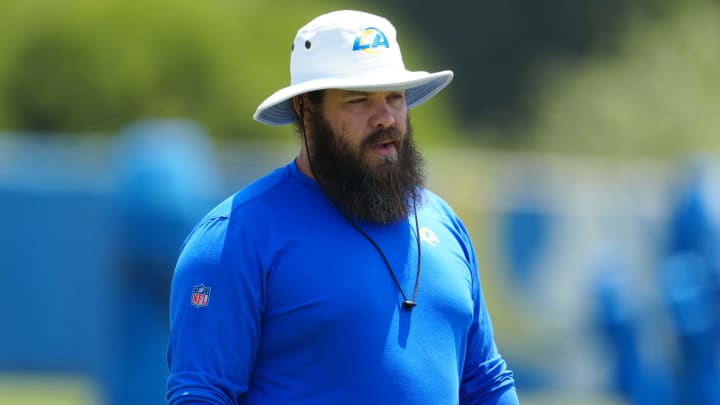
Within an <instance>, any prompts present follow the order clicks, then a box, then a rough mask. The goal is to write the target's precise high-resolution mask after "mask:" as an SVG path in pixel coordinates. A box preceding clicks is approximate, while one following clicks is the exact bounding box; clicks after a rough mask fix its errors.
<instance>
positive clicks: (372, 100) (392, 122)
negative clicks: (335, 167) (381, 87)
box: [322, 90, 408, 169]
mask: <svg viewBox="0 0 720 405" xmlns="http://www.w3.org/2000/svg"><path fill="white" fill-rule="evenodd" d="M322 111H323V116H324V117H325V119H326V121H327V123H328V124H329V126H330V128H331V129H332V130H333V132H334V133H335V135H336V136H339V137H340V138H341V141H342V142H343V143H345V144H347V145H349V146H351V147H352V148H353V149H354V150H355V151H356V152H357V153H358V154H359V156H360V157H361V158H362V160H363V162H364V164H365V165H366V166H367V167H368V168H371V169H374V168H377V167H378V166H380V165H382V164H383V163H391V162H396V161H397V160H398V149H399V148H400V147H401V145H402V142H403V140H404V137H405V133H406V132H407V120H408V112H407V111H408V110H407V104H406V102H405V92H404V91H388V92H372V93H370V92H358V91H348V90H326V91H325V95H324V98H323V104H322ZM379 129H394V131H391V132H390V134H391V136H390V137H387V138H384V139H377V138H375V139H373V138H371V135H372V134H373V133H375V131H377V130H379Z"/></svg>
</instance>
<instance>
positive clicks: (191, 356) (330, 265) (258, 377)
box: [167, 11, 518, 404]
mask: <svg viewBox="0 0 720 405" xmlns="http://www.w3.org/2000/svg"><path fill="white" fill-rule="evenodd" d="M290 72H291V85H290V86H288V87H285V88H283V89H281V90H279V91H277V92H275V93H274V94H273V95H271V96H270V97H269V98H267V99H266V100H265V101H264V102H263V103H262V104H260V106H259V107H258V109H257V111H256V113H255V116H254V118H255V119H256V120H257V121H259V122H261V123H264V124H269V125H286V124H291V123H294V124H295V126H296V127H297V130H298V132H299V133H300V136H301V146H300V150H299V153H298V156H297V158H296V159H295V160H294V161H293V162H291V163H289V164H288V165H286V166H284V167H281V168H278V169H277V170H275V171H274V172H272V173H270V174H268V175H266V176H265V177H263V178H261V179H259V180H257V181H255V182H254V183H252V184H251V185H249V186H247V187H246V188H244V189H243V190H241V191H239V192H238V193H236V194H234V195H233V196H231V197H230V198H228V199H227V200H226V201H225V202H223V203H221V204H220V205H218V206H217V207H216V208H215V209H214V210H212V211H211V212H210V213H209V214H208V215H207V216H206V217H205V218H204V219H203V220H202V221H201V222H200V223H199V224H198V225H197V226H196V227H195V229H194V230H193V231H192V232H191V234H190V236H189V237H188V238H187V240H186V241H185V244H184V246H183V250H182V252H181V254H180V257H179V259H178V262H177V266H176V269H175V273H174V276H173V283H172V293H171V298H170V316H171V334H170V342H169V349H168V362H169V366H170V377H169V379H168V393H167V397H168V400H169V402H170V403H171V404H180V403H328V404H329V403H347V402H358V403H373V402H375V403H398V404H404V403H427V404H452V403H468V404H469V403H472V404H517V403H518V397H517V394H516V392H515V384H514V380H513V375H512V372H511V371H510V370H509V369H508V367H507V365H506V363H505V361H504V360H503V358H502V357H501V355H500V353H499V351H498V349H497V347H496V344H495V341H494V337H493V329H492V325H491V321H490V317H489V314H488V310H487V308H486V305H485V301H484V298H483V293H482V290H481V286H480V280H479V273H478V268H477V260H476V257H475V251H474V249H473V246H472V243H471V240H470V237H469V234H468V232H467V230H466V229H465V227H464V225H463V223H462V222H461V220H460V219H459V218H458V217H457V216H456V214H455V213H454V212H453V210H452V209H451V208H450V207H449V206H448V204H447V203H446V202H445V201H443V200H442V199H441V198H440V197H438V196H437V195H435V194H433V193H432V192H430V191H428V190H427V189H424V188H423V182H424V172H423V160H422V156H421V154H420V153H419V151H418V150H417V149H416V147H415V145H414V141H413V135H412V128H411V126H410V121H409V115H408V109H410V108H412V107H415V106H417V105H419V104H421V103H423V102H425V101H427V100H428V99H429V98H431V97H432V96H433V95H435V94H436V93H438V92H439V91H440V90H442V89H443V88H444V87H445V86H447V85H448V84H449V82H450V81H451V80H452V72H451V71H442V72H437V73H427V72H413V71H408V70H406V69H405V67H404V63H403V61H402V56H401V54H400V49H399V45H398V43H397V41H396V31H395V28H394V27H393V26H392V25H391V23H390V22H389V21H388V20H386V19H385V18H382V17H379V16H375V15H372V14H367V13H363V12H357V11H336V12H332V13H329V14H325V15H321V16H319V17H317V18H316V19H314V20H312V21H311V22H309V23H308V24H307V25H305V26H304V27H302V28H301V29H300V30H299V31H298V33H297V36H296V37H295V40H294V42H293V45H292V52H291V62H290Z"/></svg>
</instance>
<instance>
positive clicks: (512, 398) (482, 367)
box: [457, 222, 519, 405]
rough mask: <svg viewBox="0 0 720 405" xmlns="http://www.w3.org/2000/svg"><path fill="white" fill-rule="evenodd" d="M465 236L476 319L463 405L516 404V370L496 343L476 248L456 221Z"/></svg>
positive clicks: (467, 359) (470, 335) (470, 336)
mask: <svg viewBox="0 0 720 405" xmlns="http://www.w3.org/2000/svg"><path fill="white" fill-rule="evenodd" d="M457 225H458V226H459V227H460V229H461V231H462V234H463V235H464V238H465V244H466V250H465V251H466V255H467V260H468V263H469V265H470V269H471V271H472V295H473V301H474V306H473V321H472V324H471V326H470V330H469V332H468V339H467V342H468V343H467V351H466V355H465V365H464V368H463V375H462V381H461V383H460V403H461V404H483V405H517V404H519V400H518V396H517V392H516V391H515V380H514V378H513V373H512V371H510V370H509V369H508V368H507V364H506V363H505V360H504V359H503V358H502V356H501V355H500V353H499V351H498V349H497V346H496V345H495V337H494V333H493V327H492V321H491V320H490V314H489V313H488V310H487V306H486V305H485V298H484V296H483V293H482V287H481V284H480V273H479V270H478V265H477V257H476V256H475V249H474V248H473V246H472V242H471V240H470V236H469V234H468V233H467V230H466V229H465V227H464V225H463V224H462V223H461V222H459V223H458V224H457Z"/></svg>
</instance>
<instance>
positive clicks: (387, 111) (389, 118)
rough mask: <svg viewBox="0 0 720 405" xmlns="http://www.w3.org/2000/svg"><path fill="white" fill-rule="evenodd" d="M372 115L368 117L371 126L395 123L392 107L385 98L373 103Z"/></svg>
mask: <svg viewBox="0 0 720 405" xmlns="http://www.w3.org/2000/svg"><path fill="white" fill-rule="evenodd" d="M375 104H376V105H375V109H374V111H373V115H372V117H371V118H370V126H371V127H373V128H388V127H391V126H392V125H393V124H394V123H395V116H394V115H393V109H392V107H391V106H390V105H389V104H388V103H387V101H386V100H381V101H378V102H377V103H375Z"/></svg>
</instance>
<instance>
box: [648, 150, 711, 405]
mask: <svg viewBox="0 0 720 405" xmlns="http://www.w3.org/2000/svg"><path fill="white" fill-rule="evenodd" d="M716 170H717V169H713V167H712V166H711V165H709V164H699V165H696V166H693V167H692V169H691V171H690V175H689V176H688V177H687V179H686V182H685V183H684V184H683V187H682V189H681V192H680V193H679V195H678V199H677V201H675V202H674V204H673V207H672V208H673V210H672V213H671V216H670V224H669V235H668V241H667V247H666V256H665V258H664V259H663V261H662V266H661V269H660V270H661V277H662V283H663V291H664V293H665V294H664V296H665V298H666V300H667V305H668V308H669V310H670V314H671V316H672V319H673V321H674V326H675V333H676V336H677V339H678V344H679V356H678V360H679V364H678V370H677V371H678V375H679V377H680V378H679V383H680V395H681V398H683V403H689V404H700V405H704V404H707V405H711V404H712V405H717V404H720V373H719V372H718V363H719V362H720V358H719V357H718V355H719V353H718V347H717V345H718V341H720V339H719V338H720V333H718V332H719V328H718V321H719V319H718V308H720V300H719V299H718V292H719V291H720V283H719V282H718V268H719V267H718V247H720V245H719V244H718V242H719V241H720V239H719V236H720V235H719V231H720V229H719V228H718V224H719V223H720V222H719V221H720V217H718V212H719V211H718V210H719V209H720V206H718V202H719V201H720V182H718V181H717V180H718V178H717V177H716V176H718V172H717V171H716Z"/></svg>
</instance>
